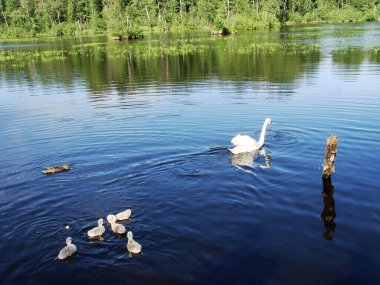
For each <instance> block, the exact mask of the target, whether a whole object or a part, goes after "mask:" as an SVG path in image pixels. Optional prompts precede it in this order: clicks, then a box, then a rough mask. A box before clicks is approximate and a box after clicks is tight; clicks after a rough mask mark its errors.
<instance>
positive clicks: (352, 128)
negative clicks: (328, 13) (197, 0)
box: [0, 23, 380, 285]
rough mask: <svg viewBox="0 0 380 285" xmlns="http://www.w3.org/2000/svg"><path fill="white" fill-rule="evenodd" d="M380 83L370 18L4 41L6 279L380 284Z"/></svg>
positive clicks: (0, 157) (0, 117)
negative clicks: (242, 145) (247, 144)
mask: <svg viewBox="0 0 380 285" xmlns="http://www.w3.org/2000/svg"><path fill="white" fill-rule="evenodd" d="M379 79H380V24H378V23H375V24H355V25H354V24H344V25H343V24H342V25H321V26H307V27H292V28H286V29H283V30H281V31H279V32H271V33H265V32H252V33H242V34H239V35H233V36H229V37H224V38H221V37H210V36H209V35H207V34H163V35H159V36H157V35H150V36H147V37H145V39H144V40H142V41H131V42H127V41H125V42H112V41H108V40H107V39H106V38H105V37H97V38H81V39H79V38H78V39H67V40H43V41H39V42H23V41H18V42H3V43H1V44H0V122H1V123H0V161H1V164H2V165H1V168H0V180H1V185H0V232H1V243H0V252H1V258H0V273H1V275H0V276H1V284H23V285H26V284H90V283H91V284H94V283H98V284H260V285H262V284H271V285H272V284H273V285H275V284H280V285H284V284H292V285H294V284H345V285H349V284H380V203H379V201H380V186H379V180H378V177H379V174H380V173H379V164H380V158H379V153H380V143H379V142H380V127H379V126H380V112H379V108H380V81H379ZM266 117H270V118H271V119H272V121H273V123H272V127H271V128H269V129H268V131H267V135H266V141H265V147H264V149H265V152H266V153H265V155H264V154H263V153H260V154H247V155H242V156H239V157H235V156H232V155H231V153H230V152H229V151H228V147H231V143H230V141H231V138H232V137H233V136H235V135H236V134H238V133H241V134H248V135H251V136H253V137H254V138H256V139H258V137H259V135H260V130H261V126H262V124H263V122H264V120H265V118H266ZM330 134H336V135H337V136H338V138H339V147H338V155H337V161H336V173H335V174H334V175H333V177H332V184H333V185H334V187H335V192H334V195H333V196H329V197H325V196H324V195H323V194H322V181H321V172H322V162H323V158H324V152H325V144H326V139H327V137H328V136H329V135H330ZM63 164H70V165H71V166H72V170H71V171H68V172H62V173H57V174H55V175H49V176H47V175H43V174H42V173H41V171H42V170H43V169H44V167H47V166H52V165H63ZM127 208H131V209H132V220H131V221H127V222H123V224H125V225H126V228H127V230H131V231H133V233H134V238H135V240H136V241H138V242H139V243H141V244H142V246H143V252H142V255H140V256H137V257H130V256H129V254H128V252H127V249H126V242H127V239H126V237H125V236H116V235H114V234H112V233H111V232H110V230H109V225H107V224H106V223H105V226H106V233H105V235H104V238H103V240H89V239H88V238H87V236H86V233H87V231H88V230H89V229H90V228H92V227H94V226H96V224H97V219H98V218H100V217H103V218H105V217H106V215H107V214H109V213H117V212H120V211H122V210H125V209H127ZM67 225H69V229H66V228H65V226H67ZM68 236H71V237H72V238H73V243H74V244H75V245H76V246H77V248H78V251H77V253H76V254H75V256H74V257H72V258H69V259H68V260H64V261H59V260H55V257H56V256H57V255H58V252H59V250H60V249H61V248H62V247H64V246H65V239H66V237H68Z"/></svg>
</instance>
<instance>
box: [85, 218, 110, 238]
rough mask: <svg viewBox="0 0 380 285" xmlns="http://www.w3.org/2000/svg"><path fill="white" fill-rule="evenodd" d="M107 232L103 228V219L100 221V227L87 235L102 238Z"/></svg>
mask: <svg viewBox="0 0 380 285" xmlns="http://www.w3.org/2000/svg"><path fill="white" fill-rule="evenodd" d="M105 231H106V229H105V228H104V226H103V219H99V220H98V226H97V227H95V228H93V229H91V230H89V231H88V232H87V235H88V236H89V237H98V236H99V237H100V236H101V235H102V234H104V232H105Z"/></svg>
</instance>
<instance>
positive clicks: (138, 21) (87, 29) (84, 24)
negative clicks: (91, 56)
mask: <svg viewBox="0 0 380 285" xmlns="http://www.w3.org/2000/svg"><path fill="white" fill-rule="evenodd" d="M379 3H380V0H0V32H1V34H2V36H3V37H4V36H11V37H26V36H35V35H75V34H96V33H105V32H107V33H120V34H124V33H128V31H131V30H133V29H144V30H184V29H198V30H199V29H214V28H220V27H228V28H229V29H233V30H234V29H235V30H249V29H252V30H257V29H270V28H272V27H275V26H277V25H280V24H282V23H310V22H342V21H376V20H378V19H379V17H380V16H379V14H380V13H379V11H378V6H379Z"/></svg>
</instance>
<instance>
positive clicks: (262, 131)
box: [259, 121, 269, 147]
mask: <svg viewBox="0 0 380 285" xmlns="http://www.w3.org/2000/svg"><path fill="white" fill-rule="evenodd" d="M268 124H269V123H268V122H267V121H265V122H264V125H263V128H262V129H261V135H260V139H259V145H260V147H262V146H263V145H264V139H265V133H266V131H267V127H268Z"/></svg>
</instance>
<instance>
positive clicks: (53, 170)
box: [42, 164, 71, 174]
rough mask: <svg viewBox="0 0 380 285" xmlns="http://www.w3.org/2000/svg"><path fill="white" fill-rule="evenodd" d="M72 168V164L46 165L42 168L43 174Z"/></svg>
mask: <svg viewBox="0 0 380 285" xmlns="http://www.w3.org/2000/svg"><path fill="white" fill-rule="evenodd" d="M70 169H71V167H70V165H67V164H65V165H62V166H50V167H46V168H45V169H44V170H42V173H43V174H56V173H57V172H62V171H69V170H70Z"/></svg>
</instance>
